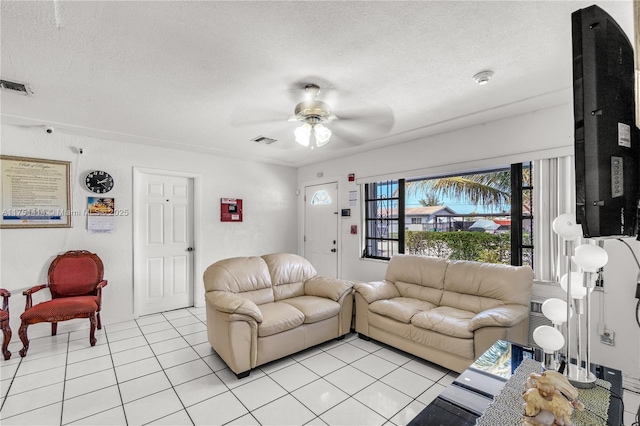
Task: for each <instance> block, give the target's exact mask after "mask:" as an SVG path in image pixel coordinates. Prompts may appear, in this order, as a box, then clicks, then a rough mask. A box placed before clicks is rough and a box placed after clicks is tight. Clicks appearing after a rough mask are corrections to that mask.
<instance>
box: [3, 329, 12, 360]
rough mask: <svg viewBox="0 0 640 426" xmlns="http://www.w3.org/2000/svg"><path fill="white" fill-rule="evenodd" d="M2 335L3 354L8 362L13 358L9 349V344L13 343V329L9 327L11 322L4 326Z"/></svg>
mask: <svg viewBox="0 0 640 426" xmlns="http://www.w3.org/2000/svg"><path fill="white" fill-rule="evenodd" d="M2 333H3V334H4V340H3V341H2V354H3V355H4V359H5V361H6V360H8V359H9V358H11V352H9V350H8V349H7V347H8V346H9V342H10V341H11V327H9V321H6V322H5V323H4V324H2Z"/></svg>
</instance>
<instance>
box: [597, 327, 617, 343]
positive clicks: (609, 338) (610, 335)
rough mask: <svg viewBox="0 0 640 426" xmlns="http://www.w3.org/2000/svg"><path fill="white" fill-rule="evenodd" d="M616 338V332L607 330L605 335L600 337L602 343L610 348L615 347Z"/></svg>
mask: <svg viewBox="0 0 640 426" xmlns="http://www.w3.org/2000/svg"><path fill="white" fill-rule="evenodd" d="M615 336H616V333H615V332H613V331H611V330H605V331H604V333H602V334H601V335H600V343H604V344H605V345H609V346H615Z"/></svg>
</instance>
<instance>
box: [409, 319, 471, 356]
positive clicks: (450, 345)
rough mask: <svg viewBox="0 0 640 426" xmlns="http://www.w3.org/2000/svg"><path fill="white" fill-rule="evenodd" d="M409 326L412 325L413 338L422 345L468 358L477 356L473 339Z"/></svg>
mask: <svg viewBox="0 0 640 426" xmlns="http://www.w3.org/2000/svg"><path fill="white" fill-rule="evenodd" d="M409 327H411V328H410V330H411V336H410V338H411V340H412V341H414V342H416V343H418V344H420V345H423V346H427V347H430V348H436V349H438V350H440V351H443V352H448V353H450V354H456V355H457V356H459V357H462V358H467V359H469V360H473V359H475V358H476V356H475V353H474V352H475V351H474V340H473V339H463V338H460V337H453V336H447V335H445V334H442V333H438V332H437V331H433V330H427V329H424V328H420V327H415V326H409ZM470 362H471V361H470Z"/></svg>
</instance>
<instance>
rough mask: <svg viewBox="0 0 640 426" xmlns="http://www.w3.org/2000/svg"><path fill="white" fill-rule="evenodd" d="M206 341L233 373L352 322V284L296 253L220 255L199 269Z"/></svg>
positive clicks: (342, 330)
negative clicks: (321, 272) (321, 274)
mask: <svg viewBox="0 0 640 426" xmlns="http://www.w3.org/2000/svg"><path fill="white" fill-rule="evenodd" d="M204 286H205V291H206V294H205V298H206V307H207V308H206V312H207V332H208V336H209V343H211V346H212V347H213V349H215V351H216V352H217V353H218V355H220V357H221V358H222V359H223V360H224V362H226V363H227V365H228V366H229V368H230V369H231V370H232V371H233V372H234V373H235V374H236V376H237V377H238V378H242V377H246V376H248V375H249V373H250V371H251V369H252V368H255V367H257V366H259V365H262V364H265V363H267V362H269V361H273V360H276V359H278V358H282V357H284V356H287V355H290V354H293V353H295V352H298V351H301V350H303V349H306V348H308V347H311V346H314V345H317V344H319V343H322V342H325V341H327V340H330V339H335V338H341V337H344V335H345V334H347V333H349V331H350V327H351V319H352V315H351V314H352V310H353V283H352V282H351V281H344V280H337V279H332V278H323V277H319V276H317V273H316V270H315V269H314V267H313V266H312V265H311V264H310V263H309V262H308V261H307V260H306V259H304V258H302V257H300V256H297V255H295V254H288V253H275V254H268V255H265V256H261V257H257V256H256V257H237V258H232V259H225V260H221V261H219V262H216V263H214V264H213V265H211V266H209V268H207V270H206V271H205V272H204Z"/></svg>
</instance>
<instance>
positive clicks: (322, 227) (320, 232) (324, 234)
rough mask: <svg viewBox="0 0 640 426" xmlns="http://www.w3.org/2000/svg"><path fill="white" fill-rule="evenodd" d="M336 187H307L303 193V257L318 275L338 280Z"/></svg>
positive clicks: (331, 184)
mask: <svg viewBox="0 0 640 426" xmlns="http://www.w3.org/2000/svg"><path fill="white" fill-rule="evenodd" d="M337 195H338V184H337V183H336V182H332V183H327V184H323V185H314V186H307V187H306V188H305V192H304V199H305V203H304V211H305V213H304V218H305V220H304V257H305V258H306V259H307V260H308V261H309V262H311V264H312V265H313V266H314V268H316V271H318V275H322V276H324V277H329V278H337V277H338V200H337Z"/></svg>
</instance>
